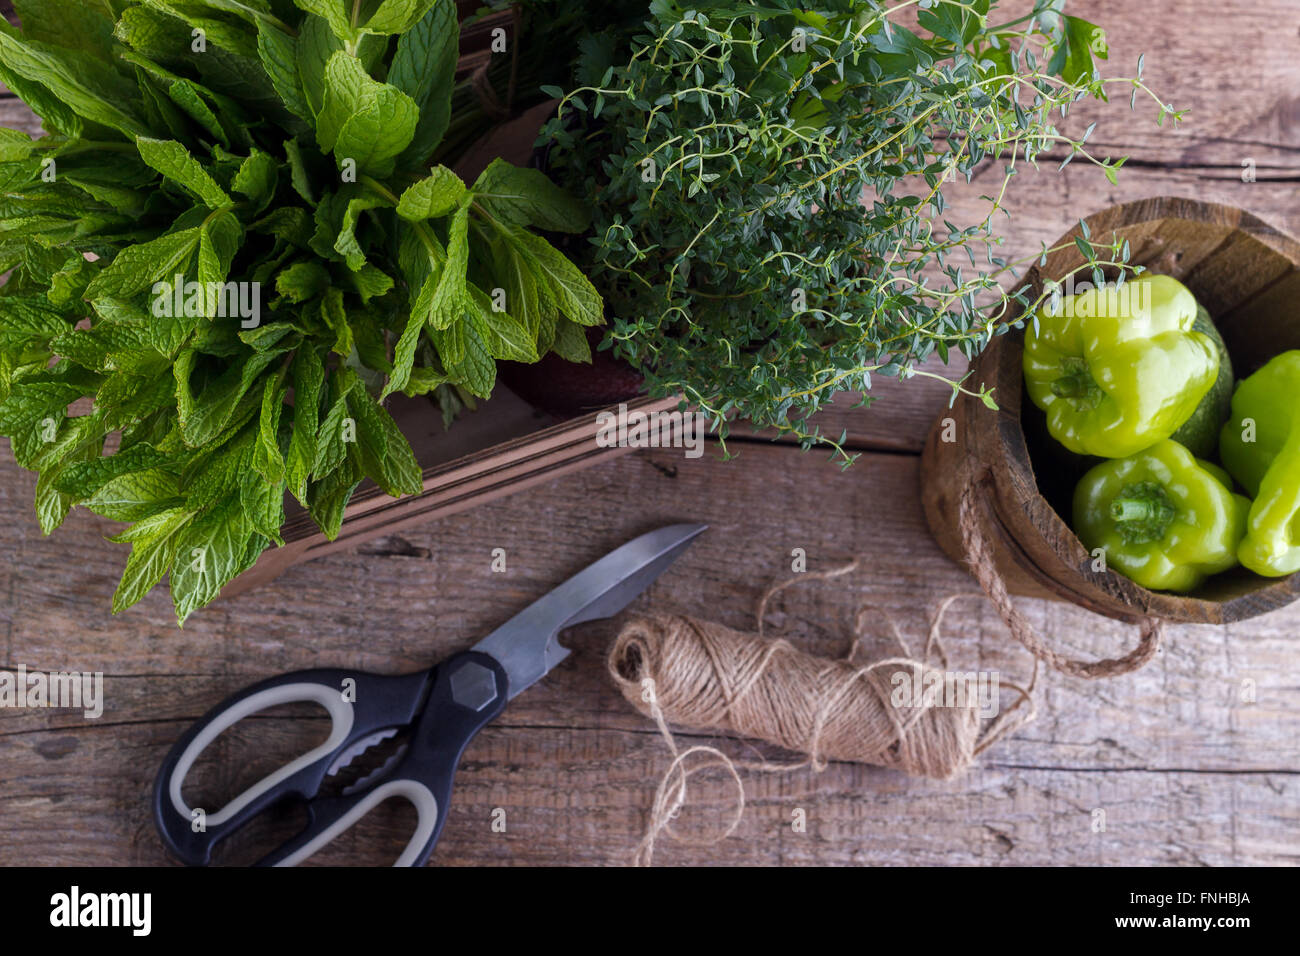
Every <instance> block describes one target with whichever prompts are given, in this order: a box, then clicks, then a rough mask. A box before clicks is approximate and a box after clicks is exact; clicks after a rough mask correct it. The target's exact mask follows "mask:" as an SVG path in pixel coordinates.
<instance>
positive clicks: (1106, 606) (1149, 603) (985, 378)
mask: <svg viewBox="0 0 1300 956" xmlns="http://www.w3.org/2000/svg"><path fill="white" fill-rule="evenodd" d="M1088 225H1089V228H1090V231H1091V233H1092V236H1093V240H1094V241H1100V242H1107V241H1109V240H1110V237H1111V235H1112V234H1117V235H1119V236H1121V237H1123V238H1126V239H1128V241H1129V244H1130V247H1131V250H1132V252H1131V261H1132V262H1134V263H1139V264H1142V265H1145V266H1146V267H1147V268H1148V269H1150V270H1151V271H1153V272H1158V273H1165V274H1168V275H1172V276H1174V277H1175V278H1177V279H1178V280H1179V281H1181V282H1183V283H1184V284H1185V285H1187V287H1188V288H1189V289H1191V291H1192V292H1193V293H1194V294H1195V296H1196V298H1197V299H1198V300H1199V301H1200V302H1201V303H1202V304H1203V305H1204V306H1205V307H1206V308H1207V309H1208V310H1209V312H1210V315H1211V316H1212V317H1213V318H1214V320H1215V322H1216V323H1217V324H1218V326H1219V329H1220V330H1221V332H1222V333H1223V337H1224V340H1225V342H1226V343H1227V346H1228V351H1229V353H1230V355H1231V357H1232V361H1233V367H1234V370H1235V371H1236V374H1237V377H1238V378H1244V377H1245V376H1247V375H1249V374H1250V373H1251V372H1253V371H1255V370H1256V369H1257V368H1259V367H1260V366H1261V365H1262V364H1263V363H1264V362H1266V361H1267V360H1268V359H1270V358H1271V357H1273V356H1274V355H1276V354H1277V353H1279V352H1283V351H1286V350H1288V349H1296V348H1300V305H1297V303H1300V243H1297V242H1296V240H1294V239H1293V238H1291V237H1290V236H1287V235H1285V234H1283V233H1281V232H1279V231H1278V230H1276V229H1274V228H1272V227H1271V226H1269V225H1268V224H1266V223H1264V222H1263V221H1261V220H1260V219H1258V218H1256V217H1255V216H1253V215H1251V214H1250V213H1247V212H1243V211H1242V210H1240V209H1235V208H1232V207H1230V206H1221V205H1213V204H1210V203H1202V202H1197V201H1195V200H1189V199H1170V198H1161V199H1149V200H1143V201H1141V202H1135V203H1129V204H1127V205H1123V206H1116V207H1112V208H1110V209H1106V210H1104V211H1102V212H1099V213H1097V214H1096V215H1094V216H1091V217H1089V219H1088ZM1077 232H1078V229H1077V228H1076V229H1075V230H1072V231H1071V232H1070V233H1068V234H1067V235H1066V236H1065V237H1063V238H1062V240H1061V241H1060V242H1058V243H1057V244H1058V245H1060V244H1063V243H1069V244H1070V247H1069V248H1067V249H1064V250H1062V251H1059V252H1055V253H1052V254H1051V255H1049V256H1048V258H1047V262H1046V264H1045V265H1043V266H1041V267H1040V268H1036V269H1035V270H1033V271H1032V272H1031V273H1030V274H1029V276H1028V277H1027V278H1028V280H1029V281H1030V282H1031V283H1033V284H1034V286H1035V289H1036V290H1039V289H1041V288H1042V283H1043V280H1044V277H1050V278H1053V279H1060V278H1062V277H1064V276H1065V275H1066V274H1067V273H1068V272H1069V271H1070V270H1072V269H1074V268H1075V267H1077V266H1079V265H1081V264H1082V262H1083V259H1082V256H1081V255H1080V253H1079V252H1078V251H1077V250H1075V248H1074V247H1073V243H1072V242H1071V239H1072V237H1073V236H1074V235H1075V234H1076V233H1077ZM1023 340H1024V332H1023V331H1022V330H1012V331H1011V332H1010V333H1008V334H1006V335H1004V336H1001V337H999V338H997V339H996V340H995V341H994V342H993V344H992V345H990V346H989V348H988V349H986V350H985V351H984V353H983V354H982V355H980V357H979V358H978V359H977V360H976V362H975V365H974V372H973V374H972V376H971V382H972V383H973V384H976V385H978V384H980V383H983V384H985V385H991V386H994V387H995V392H994V397H995V399H996V400H997V403H998V406H999V407H998V410H997V411H992V410H990V409H987V408H985V407H984V406H983V404H982V403H981V402H980V401H979V400H977V399H971V398H969V397H966V396H963V397H962V398H961V399H960V400H959V401H958V402H957V403H956V405H955V407H954V408H953V409H952V410H951V411H949V412H947V413H945V414H943V415H941V416H940V419H939V421H937V422H936V423H935V427H934V429H932V430H931V433H930V437H929V441H928V442H927V444H926V447H925V452H924V455H923V457H922V462H921V474H922V486H923V487H922V500H923V503H924V507H925V514H926V519H927V521H928V523H929V525H930V529H931V531H932V532H933V534H934V536H935V538H936V539H937V540H938V542H939V544H940V545H941V546H942V547H943V549H944V551H946V552H947V553H948V554H949V555H950V556H951V557H952V558H954V559H955V560H957V561H960V562H963V563H965V562H966V554H967V551H966V548H965V547H964V545H963V539H962V536H961V534H960V532H959V528H958V511H959V507H958V503H959V501H960V498H961V496H962V494H963V491H964V490H965V489H966V488H967V487H968V486H971V485H974V488H973V494H974V495H975V496H976V499H977V501H978V504H979V507H978V508H977V509H975V510H976V513H977V514H978V516H979V517H978V522H979V527H978V531H979V533H980V534H981V535H982V536H983V538H984V540H985V541H987V542H988V543H989V545H990V550H991V553H992V555H993V564H994V565H995V567H996V570H997V572H998V573H999V574H1000V575H1001V577H1002V579H1003V580H1004V582H1005V584H1006V587H1007V589H1008V590H1009V591H1011V592H1012V593H1014V594H1025V595H1033V596H1037V597H1049V598H1055V599H1058V600H1064V601H1069V602H1071V603H1074V604H1077V605H1080V606H1082V607H1086V608H1089V609H1091V610H1093V611H1096V612H1097V613H1099V614H1104V615H1106V616H1107V617H1111V618H1115V619H1118V620H1123V621H1129V622H1139V621H1141V620H1144V619H1149V618H1162V619H1164V620H1167V621H1183V622H1198V623H1213V624H1222V623H1228V622H1232V621H1240V620H1244V619H1246V618H1250V617H1254V616H1256V615H1258V614H1262V613H1264V612H1266V611H1271V610H1273V609H1275V608H1278V607H1281V606H1283V605H1285V604H1289V603H1291V602H1292V601H1294V600H1295V599H1296V596H1297V594H1300V575H1292V576H1291V577H1287V578H1281V579H1272V578H1262V577H1258V576H1256V575H1254V574H1251V573H1249V572H1247V571H1245V570H1244V569H1240V568H1238V569H1236V570H1234V571H1230V572H1228V573H1225V574H1221V575H1216V576H1213V577H1211V578H1210V579H1208V580H1207V581H1206V582H1205V583H1204V584H1203V585H1202V586H1201V588H1200V589H1198V590H1197V591H1195V592H1193V593H1192V594H1190V595H1187V596H1180V595H1175V594H1167V593H1162V592H1156V591H1150V590H1147V589H1146V588H1144V587H1141V586H1140V585H1138V584H1136V583H1134V582H1133V581H1131V580H1129V579H1128V578H1126V577H1124V576H1123V575H1121V574H1118V573H1116V572H1114V571H1110V570H1094V569H1093V564H1094V561H1093V557H1092V555H1091V554H1090V553H1089V552H1088V551H1087V549H1085V548H1084V546H1083V544H1082V543H1081V542H1080V541H1079V539H1078V538H1077V537H1076V536H1075V534H1074V532H1073V531H1071V530H1070V527H1069V525H1068V523H1067V519H1066V517H1063V516H1066V515H1068V514H1069V508H1070V495H1071V493H1072V492H1073V486H1074V482H1075V481H1076V480H1077V478H1078V475H1077V474H1076V473H1075V471H1077V469H1076V470H1075V471H1071V470H1069V469H1067V468H1065V467H1063V465H1062V459H1060V458H1058V457H1053V448H1054V447H1055V446H1054V443H1052V442H1051V439H1050V438H1048V437H1047V436H1046V430H1045V428H1044V427H1043V423H1042V421H1041V419H1042V414H1041V412H1039V411H1038V410H1037V409H1036V407H1035V406H1034V405H1033V403H1032V402H1029V401H1025V400H1023V389H1022V384H1023V377H1022V371H1021V351H1022V343H1023ZM948 419H951V421H947V420H948ZM945 437H948V438H951V439H955V440H950V441H945V440H943V439H944V438H945Z"/></svg>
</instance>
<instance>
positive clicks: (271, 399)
mask: <svg viewBox="0 0 1300 956" xmlns="http://www.w3.org/2000/svg"><path fill="white" fill-rule="evenodd" d="M283 411H284V383H283V382H282V381H281V380H280V377H279V376H277V375H272V376H269V377H268V378H267V380H266V385H265V386H263V388H262V409H261V413H260V414H259V415H258V427H257V440H256V441H255V442H254V443H253V469H254V470H255V471H256V472H257V473H258V475H260V476H261V477H262V479H263V480H264V481H265V482H267V483H268V484H273V485H276V486H279V485H281V484H283V483H284V476H285V464H284V456H283V455H281V454H280V415H281V413H282V412H283ZM276 527H277V528H278V527H279V526H278V525H277V526H276ZM259 530H261V529H259ZM263 533H264V534H268V533H269V534H274V533H275V531H274V530H272V531H270V532H267V531H263Z"/></svg>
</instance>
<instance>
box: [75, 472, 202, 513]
mask: <svg viewBox="0 0 1300 956" xmlns="http://www.w3.org/2000/svg"><path fill="white" fill-rule="evenodd" d="M183 503H184V499H183V498H181V497H180V479H179V478H178V477H177V476H176V475H175V474H174V473H173V472H171V471H168V470H166V469H163V468H149V469H146V470H144V471H133V472H128V473H127V474H124V475H120V476H118V477H117V478H112V479H110V480H109V481H107V482H106V483H105V484H104V485H103V486H101V487H100V488H99V490H98V491H96V492H95V494H94V495H92V496H91V497H90V498H88V499H87V500H85V501H84V502H82V504H84V505H85V506H86V507H87V508H89V509H90V510H91V511H93V512H95V514H97V515H102V516H103V517H105V518H109V519H111V520H113V521H136V520H138V519H140V518H147V517H148V516H149V515H152V514H157V513H158V512H159V511H162V510H165V509H167V508H173V507H176V506H177V505H180V504H183Z"/></svg>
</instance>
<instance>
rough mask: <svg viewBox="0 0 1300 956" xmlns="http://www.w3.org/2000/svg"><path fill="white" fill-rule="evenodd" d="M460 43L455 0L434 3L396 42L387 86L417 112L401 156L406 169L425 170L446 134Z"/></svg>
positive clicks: (441, 0)
mask: <svg viewBox="0 0 1300 956" xmlns="http://www.w3.org/2000/svg"><path fill="white" fill-rule="evenodd" d="M459 41H460V29H459V26H458V24H457V22H456V4H455V0H438V2H437V3H435V4H434V5H433V7H432V9H430V10H429V11H428V12H427V13H426V14H425V15H424V16H423V17H422V18H421V19H420V21H419V22H418V23H416V24H415V26H414V27H412V28H411V30H409V31H408V32H405V33H403V34H402V35H401V36H400V37H398V40H397V52H396V53H395V54H394V55H393V62H392V65H391V66H390V67H389V69H388V82H389V83H391V84H393V86H395V87H397V88H398V89H399V90H401V91H402V92H403V93H405V94H406V95H407V96H409V97H410V98H411V99H412V100H413V101H414V102H415V105H416V107H417V108H418V109H419V113H420V118H419V122H418V123H417V124H416V128H415V135H414V136H413V137H412V138H411V142H410V145H408V146H407V147H406V149H405V150H403V151H402V154H401V156H400V157H399V162H400V164H401V165H402V166H404V167H418V166H423V165H424V160H425V158H426V157H427V156H428V155H429V154H430V153H432V152H433V150H434V149H435V148H436V147H437V146H438V144H439V143H440V142H442V138H443V136H444V135H445V134H446V132H447V125H448V123H449V122H450V119H451V91H452V88H453V87H454V85H455V78H456V60H457V57H458V55H459V52H460V51H459Z"/></svg>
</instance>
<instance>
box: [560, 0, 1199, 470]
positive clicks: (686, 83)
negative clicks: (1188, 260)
mask: <svg viewBox="0 0 1300 956" xmlns="http://www.w3.org/2000/svg"><path fill="white" fill-rule="evenodd" d="M1063 6H1064V2H1063V0H1036V3H1035V4H1034V6H1033V9H1032V10H1030V11H1028V12H1027V13H1025V14H1024V15H1022V16H1018V17H1015V18H1012V19H1009V20H1008V21H1007V22H1002V23H999V22H997V21H998V18H997V16H996V13H997V11H996V9H995V4H993V3H991V2H990V0H922V2H920V3H917V4H910V3H901V4H882V3H876V2H874V0H814V2H807V0H764V2H762V3H736V2H726V0H685V2H673V0H654V2H652V3H650V4H649V16H648V17H647V18H645V21H644V24H643V25H641V26H639V27H638V28H635V29H634V30H632V31H631V32H630V33H629V34H628V35H627V36H625V37H624V38H623V40H622V42H621V43H619V42H605V43H603V44H592V45H590V46H588V47H587V48H585V49H584V51H583V56H582V58H581V60H580V62H579V67H578V70H577V75H576V82H575V87H576V88H574V89H572V90H571V91H570V92H569V93H568V94H567V96H565V94H564V93H563V92H562V91H561V90H559V89H556V90H553V91H552V92H553V94H554V95H556V96H563V97H564V99H563V102H562V104H561V106H560V109H559V111H558V115H557V116H556V117H555V118H554V119H553V120H552V121H551V122H550V123H549V124H548V127H547V130H546V137H547V139H548V141H549V145H550V149H549V152H548V162H549V165H548V172H550V173H551V175H553V176H555V177H556V178H557V180H558V181H559V182H561V183H562V184H563V185H566V186H567V187H568V188H569V189H571V190H572V191H573V192H575V193H576V194H579V195H584V196H587V197H590V198H591V200H592V202H593V203H594V206H595V213H594V216H595V218H594V238H593V239H592V241H591V243H590V246H589V248H588V249H587V252H586V255H585V257H584V258H583V260H582V264H583V265H584V267H585V268H586V269H587V271H588V273H589V274H590V275H591V277H592V280H593V282H595V284H596V286H597V287H598V288H599V289H600V291H601V293H602V295H603V296H604V297H605V300H606V308H607V313H608V315H609V317H610V326H611V327H610V332H609V336H608V338H607V343H610V344H612V347H613V349H614V350H615V352H616V353H617V354H618V355H620V356H622V357H623V358H625V359H627V360H628V361H630V362H631V363H632V364H633V365H634V366H636V367H637V368H638V369H640V370H641V371H642V372H643V373H644V374H645V375H646V377H647V379H648V381H649V383H650V386H651V388H652V390H653V391H654V392H656V393H659V394H674V393H681V394H684V395H685V396H686V398H687V399H688V400H689V401H691V402H692V403H694V404H695V405H697V406H698V407H699V408H700V409H702V410H703V411H705V412H706V413H709V414H710V415H711V416H712V417H713V419H714V422H715V424H716V426H717V427H718V428H719V430H720V431H721V432H722V434H723V435H724V436H725V433H726V423H727V421H728V420H729V419H731V418H733V417H739V418H745V419H748V420H750V421H751V422H753V423H754V424H755V425H757V426H763V427H772V428H776V429H778V430H781V431H784V432H787V433H792V434H794V435H795V436H797V437H798V438H800V439H802V440H803V442H804V444H805V445H806V446H807V445H811V444H813V443H815V442H819V441H823V442H827V443H828V444H830V445H832V446H835V447H836V448H837V449H838V448H839V445H838V442H837V441H836V440H835V439H834V438H832V437H828V436H824V435H821V434H820V433H819V431H818V430H817V429H816V427H815V426H814V425H813V424H811V423H809V421H808V418H809V416H811V415H812V414H813V413H814V412H816V411H817V409H818V408H820V407H821V406H822V404H823V403H825V402H826V401H828V400H829V399H830V398H831V397H832V396H834V395H835V394H836V393H838V392H841V391H845V390H858V391H863V392H866V391H867V390H868V389H869V388H870V387H871V384H872V379H873V376H877V375H885V376H894V377H898V378H904V379H905V378H908V377H911V376H913V375H918V374H933V373H929V372H928V371H927V370H922V369H920V368H919V366H920V364H921V363H922V362H923V361H925V359H927V358H928V357H929V356H931V355H932V354H936V353H937V354H938V355H939V356H940V357H942V358H943V359H944V360H945V361H946V360H947V358H948V355H949V353H950V352H953V351H957V352H960V353H962V354H964V355H966V356H968V357H970V356H974V355H975V354H976V353H977V352H979V351H980V349H982V348H983V347H984V346H985V345H986V344H987V343H988V342H989V340H990V338H991V337H992V336H993V335H995V334H998V333H1000V332H1004V331H1006V328H1007V321H1008V319H1007V315H1008V305H1009V302H1008V297H1007V296H1006V295H1004V294H1003V290H1002V286H1001V285H1000V283H1001V282H1002V281H1003V280H1004V279H1005V278H1007V274H1008V271H1009V270H1010V269H1011V268H1012V267H1013V266H1014V265H1015V264H1013V263H1008V262H1007V261H1005V260H1004V259H1003V258H1002V257H1000V256H998V255H997V254H996V253H997V250H998V246H999V245H1000V243H1001V237H1000V235H999V234H998V233H996V232H995V230H994V222H995V217H996V216H997V215H998V214H999V213H1000V212H1003V211H1004V204H1005V200H1006V196H1007V194H1008V191H1009V189H1011V188H1012V187H1013V177H1014V175H1015V173H1016V172H1017V171H1018V170H1019V169H1021V168H1022V167H1023V166H1024V165H1026V164H1034V163H1035V162H1036V160H1037V159H1038V158H1040V157H1042V156H1043V155H1044V154H1045V153H1047V152H1048V151H1051V150H1055V151H1057V155H1058V157H1059V156H1060V155H1061V154H1062V153H1064V158H1065V161H1067V162H1068V161H1069V159H1070V158H1072V157H1074V156H1076V155H1082V156H1085V157H1087V158H1089V159H1093V157H1092V156H1090V155H1089V154H1088V152H1087V150H1086V148H1085V145H1084V143H1085V141H1086V139H1087V135H1088V133H1090V132H1091V128H1089V130H1088V131H1087V132H1086V133H1084V134H1083V136H1082V137H1080V138H1077V139H1076V138H1073V137H1071V136H1069V135H1066V134H1064V133H1062V132H1061V131H1060V130H1059V129H1058V128H1057V125H1056V122H1057V120H1058V119H1059V118H1060V117H1064V116H1065V114H1066V112H1067V110H1068V108H1069V107H1070V106H1071V105H1072V104H1073V103H1075V102H1077V101H1079V100H1081V99H1086V98H1090V97H1092V98H1104V97H1105V90H1106V88H1107V87H1108V86H1111V85H1114V84H1119V85H1121V86H1126V87H1130V88H1131V89H1132V92H1133V95H1134V97H1136V95H1137V94H1138V93H1139V92H1149V91H1148V90H1147V87H1146V86H1145V84H1144V83H1143V82H1142V80H1141V76H1140V74H1141V64H1140V62H1139V67H1138V74H1139V75H1138V76H1137V77H1132V78H1126V79H1114V80H1103V79H1102V78H1101V77H1100V75H1099V74H1098V71H1097V68H1096V60H1098V59H1104V58H1105V57H1106V56H1107V49H1106V44H1105V34H1104V33H1103V31H1101V30H1100V29H1099V28H1098V27H1096V26H1094V25H1093V24H1091V23H1088V22H1087V21H1084V20H1081V19H1079V18H1077V17H1071V16H1067V15H1065V14H1064V13H1063ZM907 16H913V17H914V20H915V26H916V28H915V29H908V28H906V27H905V26H904V25H903V24H902V22H901V21H902V20H903V19H904V18H905V17H907ZM891 18H892V19H891ZM1167 110H1168V108H1167V107H1165V106H1164V105H1163V104H1161V116H1162V117H1163V116H1164V115H1165V112H1166V111H1167ZM1174 115H1175V118H1177V115H1178V114H1174ZM1093 161H1094V162H1097V163H1098V164H1099V165H1101V166H1102V168H1103V170H1104V172H1105V174H1106V175H1107V176H1108V177H1112V178H1113V176H1114V173H1115V169H1116V168H1117V167H1118V166H1119V165H1120V163H1119V162H1113V161H1109V160H1106V159H1093ZM977 174H981V187H980V191H981V192H984V193H986V194H987V195H986V196H985V197H984V198H985V199H986V200H987V203H986V206H985V209H984V215H983V217H982V218H978V219H977V221H974V222H961V221H953V220H952V219H951V218H950V214H949V213H948V211H947V210H948V203H947V201H946V198H945V196H946V195H951V190H953V189H955V188H957V186H956V183H957V181H958V180H963V181H967V182H969V181H970V180H971V179H972V178H973V177H974V176H976V175H977ZM1019 294H1020V293H1019V292H1018V291H1017V292H1013V294H1012V297H1013V298H1014V297H1015V296H1017V295H1019ZM952 384H953V385H954V388H961V387H962V386H961V384H960V383H959V382H954V383H952ZM981 394H982V395H983V396H984V397H985V399H986V401H991V399H990V398H989V396H988V393H987V392H986V391H984V390H983V388H982V387H981ZM840 451H841V453H842V449H840Z"/></svg>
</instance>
